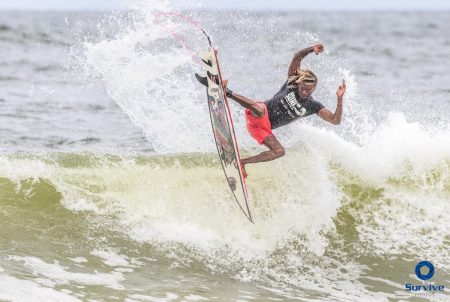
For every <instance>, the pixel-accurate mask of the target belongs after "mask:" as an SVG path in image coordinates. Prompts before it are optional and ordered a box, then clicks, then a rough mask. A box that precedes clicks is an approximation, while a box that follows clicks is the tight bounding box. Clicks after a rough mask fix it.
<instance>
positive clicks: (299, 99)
mask: <svg viewBox="0 0 450 302" xmlns="http://www.w3.org/2000/svg"><path fill="white" fill-rule="evenodd" d="M323 50H324V47H323V45H322V44H315V45H313V46H311V47H308V48H305V49H302V50H300V51H298V52H297V53H296V54H295V55H294V58H293V59H292V62H291V64H290V65H289V71H288V79H287V81H286V83H284V85H283V86H282V87H281V89H280V90H279V91H278V92H277V93H276V94H275V95H274V96H273V97H272V98H271V99H270V100H267V101H265V102H258V101H254V100H251V99H248V98H246V97H245V96H242V95H240V94H237V93H234V92H233V91H231V90H230V89H228V88H227V89H226V93H227V96H228V97H229V98H231V99H232V100H234V101H236V102H237V103H239V104H240V105H241V106H243V107H245V108H246V110H245V118H246V122H247V129H248V132H249V133H250V135H251V136H252V137H253V138H254V139H255V140H256V141H257V142H258V143H259V144H260V145H262V144H264V146H266V147H267V148H268V149H269V150H268V151H264V152H262V153H260V154H258V155H255V156H252V157H248V158H245V159H242V166H243V170H244V172H245V165H246V164H253V163H259V162H266V161H271V160H274V159H276V158H279V157H281V156H283V155H284V154H285V150H284V148H283V146H282V145H281V144H280V142H279V141H278V139H277V138H276V137H275V135H274V134H273V132H272V130H273V129H276V128H278V127H281V126H284V125H287V124H289V123H291V122H293V121H295V120H296V119H299V118H302V117H306V116H308V115H311V114H314V113H315V114H317V115H318V116H319V117H321V118H322V119H323V120H325V121H327V122H329V123H331V124H333V125H339V124H340V123H341V119H342V101H343V97H344V93H345V90H346V86H345V81H344V80H342V84H341V85H340V86H339V87H338V89H337V91H336V95H337V107H336V110H335V112H334V113H333V112H331V111H330V110H328V109H327V108H325V107H324V106H323V105H322V104H321V103H319V102H317V101H315V100H314V99H313V97H312V96H311V94H312V93H313V92H314V90H315V89H316V86H317V77H316V75H315V74H314V73H313V72H312V71H310V70H308V69H301V68H300V64H301V61H302V60H303V58H305V57H306V56H307V55H308V54H310V53H312V52H314V53H315V54H316V55H318V54H319V53H321V52H323ZM227 84H228V81H226V80H225V81H224V86H225V87H226V85H227ZM244 174H245V173H244Z"/></svg>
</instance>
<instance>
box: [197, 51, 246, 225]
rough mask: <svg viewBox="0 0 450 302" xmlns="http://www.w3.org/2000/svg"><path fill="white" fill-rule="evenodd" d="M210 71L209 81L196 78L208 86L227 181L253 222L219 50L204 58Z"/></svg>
mask: <svg viewBox="0 0 450 302" xmlns="http://www.w3.org/2000/svg"><path fill="white" fill-rule="evenodd" d="M201 60H202V61H203V63H204V65H205V67H206V77H201V76H199V75H198V74H196V78H197V80H198V81H199V82H200V83H202V84H203V85H205V86H206V95H207V100H208V108H209V116H210V118H211V126H212V130H213V135H214V139H215V142H216V146H217V152H218V154H219V160H220V162H221V164H222V168H223V172H224V173H225V178H226V181H227V183H228V186H229V187H230V189H231V192H232V193H233V195H234V198H235V200H236V202H237V204H238V206H239V208H240V209H241V210H242V212H243V213H244V215H245V216H246V217H247V218H248V219H249V220H250V221H251V222H253V218H252V214H251V211H250V205H249V203H250V202H249V196H248V190H247V185H246V184H245V178H244V176H243V171H242V167H241V164H240V162H241V158H240V155H239V147H238V142H237V138H236V133H235V131H234V126H233V119H232V117H231V113H230V108H229V105H228V99H227V96H226V93H225V90H224V87H223V84H222V75H221V73H220V66H219V60H218V58H217V50H215V49H214V48H213V47H209V48H208V51H207V53H206V54H205V55H203V56H202V57H201Z"/></svg>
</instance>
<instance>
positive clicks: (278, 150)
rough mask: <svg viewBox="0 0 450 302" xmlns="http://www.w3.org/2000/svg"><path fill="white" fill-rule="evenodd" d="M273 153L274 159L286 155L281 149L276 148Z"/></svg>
mask: <svg viewBox="0 0 450 302" xmlns="http://www.w3.org/2000/svg"><path fill="white" fill-rule="evenodd" d="M273 153H275V155H276V157H282V156H284V155H285V154H286V151H285V150H284V148H283V147H278V148H276V149H274V150H273Z"/></svg>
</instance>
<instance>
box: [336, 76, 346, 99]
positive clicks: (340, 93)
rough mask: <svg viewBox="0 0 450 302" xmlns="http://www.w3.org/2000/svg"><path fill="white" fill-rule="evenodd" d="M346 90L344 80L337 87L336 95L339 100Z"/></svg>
mask: <svg viewBox="0 0 450 302" xmlns="http://www.w3.org/2000/svg"><path fill="white" fill-rule="evenodd" d="M346 89H347V86H346V85H345V80H342V84H341V85H339V87H338V89H337V91H336V95H337V97H338V99H339V100H342V97H343V96H344V93H345V90H346Z"/></svg>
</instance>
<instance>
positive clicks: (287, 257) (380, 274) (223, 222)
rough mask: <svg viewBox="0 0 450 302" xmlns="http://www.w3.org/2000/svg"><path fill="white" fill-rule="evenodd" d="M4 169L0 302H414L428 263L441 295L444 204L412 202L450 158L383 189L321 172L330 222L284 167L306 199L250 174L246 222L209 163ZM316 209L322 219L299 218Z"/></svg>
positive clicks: (79, 158)
mask: <svg viewBox="0 0 450 302" xmlns="http://www.w3.org/2000/svg"><path fill="white" fill-rule="evenodd" d="M301 149H302V148H300V149H299V151H298V152H301V151H300V150H301ZM296 155H298V154H295V155H291V156H289V155H288V159H287V161H288V162H290V163H292V162H295V157H296ZM303 155H304V156H308V155H307V154H303ZM2 162H3V163H9V164H10V166H11V167H12V166H13V167H15V169H14V171H13V170H8V169H7V168H5V165H2V166H3V168H2V169H0V170H1V174H2V177H1V180H0V185H1V196H0V200H1V206H0V213H1V220H0V221H1V229H2V236H1V242H0V245H1V255H0V259H1V261H0V267H1V268H2V270H1V278H0V281H1V282H0V286H1V288H2V291H1V294H0V298H1V299H5V300H9V298H10V297H12V298H11V299H12V300H20V298H18V297H21V295H24V297H27V298H26V299H31V298H30V297H31V296H30V294H31V292H36V294H37V295H41V297H45V298H46V299H48V301H53V300H55V301H56V300H61V299H62V300H68V301H72V300H73V301H76V299H79V300H81V301H88V300H97V301H111V300H119V301H125V300H127V301H153V300H155V301H156V299H157V298H158V299H162V300H164V301H166V300H167V301H171V300H173V301H177V300H187V301H190V300H195V299H199V300H202V299H209V300H217V301H226V300H240V299H241V300H242V299H243V300H258V301H264V300H271V299H273V300H298V299H300V300H304V301H308V300H336V299H337V300H339V299H341V300H369V301H370V300H374V301H375V300H378V301H379V300H391V301H401V300H408V301H422V298H419V297H414V295H413V294H408V293H406V292H405V290H404V284H405V283H412V284H421V282H418V280H417V278H416V277H415V275H414V267H415V265H416V264H417V262H418V261H419V260H422V259H432V262H433V264H434V265H435V267H436V274H435V277H434V279H433V280H434V281H433V282H434V283H435V284H437V283H439V284H443V285H445V286H446V287H448V286H449V283H448V276H449V267H448V262H447V261H446V259H447V258H446V257H447V256H448V248H449V243H450V242H449V234H446V233H445V231H446V230H447V227H446V226H445V223H446V221H447V219H446V217H445V214H446V212H445V211H447V210H448V204H447V203H446V201H447V200H445V202H443V203H442V204H440V203H438V202H436V201H435V202H434V207H429V206H426V205H420V203H416V202H415V200H414V199H415V198H414V197H413V196H417V195H420V194H422V193H423V191H424V187H426V188H427V189H426V191H427V193H426V194H427V195H428V194H429V196H434V197H435V198H436V197H437V196H438V195H442V196H441V197H443V198H448V195H449V194H450V190H449V186H450V182H449V181H450V180H449V178H448V172H449V171H450V169H449V164H448V162H443V163H442V165H439V166H437V167H435V168H433V169H430V170H429V171H427V172H426V174H425V175H424V176H422V177H418V178H417V177H414V176H413V173H411V174H409V175H403V176H401V177H389V178H387V179H386V180H385V182H384V185H383V186H379V185H375V184H373V183H372V184H371V183H370V181H368V180H367V179H366V180H365V179H362V177H361V175H359V176H358V175H355V174H354V173H351V172H350V171H348V170H346V169H345V168H343V167H342V165H339V164H338V163H332V162H331V163H328V164H327V167H328V168H329V169H330V170H329V171H330V181H331V182H332V185H333V186H334V190H337V192H339V195H340V198H339V199H337V202H338V205H336V208H335V210H334V211H333V212H332V215H330V216H329V217H324V214H323V213H324V212H326V211H323V208H322V209H315V207H316V206H317V203H320V198H321V195H320V194H318V193H317V192H315V193H312V195H311V196H312V197H313V198H315V199H313V200H312V201H311V202H308V200H307V198H308V187H309V186H311V185H312V183H314V182H309V181H308V180H302V179H296V178H295V177H293V176H294V175H292V174H291V173H289V172H288V174H291V175H289V176H291V178H290V179H291V183H290V185H291V186H292V187H293V188H295V187H297V189H298V187H299V186H300V187H302V188H301V192H302V195H301V194H299V195H297V194H294V195H290V193H286V192H284V193H283V192H281V191H279V192H276V190H277V189H276V188H277V184H278V185H279V184H281V183H284V184H286V179H284V178H283V176H279V177H276V176H274V174H273V172H274V171H282V170H283V165H284V164H285V163H284V164H282V163H272V164H267V165H266V166H265V167H264V168H261V169H259V167H254V168H252V169H249V173H250V174H251V175H252V176H251V177H252V178H253V179H249V181H248V182H249V187H250V194H251V196H252V201H253V204H252V210H253V211H254V213H255V219H256V224H255V225H251V224H249V223H248V222H247V221H246V219H245V217H243V215H242V213H240V212H239V209H238V207H237V205H236V204H234V202H233V198H232V195H231V193H230V192H227V188H226V184H225V183H223V182H222V181H221V179H222V175H221V173H222V171H221V170H220V163H219V162H218V161H217V159H216V157H215V154H209V155H197V154H190V155H183V156H175V155H174V156H168V157H160V156H136V157H123V156H113V155H98V154H89V153H84V154H82V153H78V154H76V153H55V154H47V155H33V154H14V155H3V156H2ZM280 168H281V169H280ZM266 169H268V170H270V171H271V172H268V171H266ZM278 169H280V170H278ZM174 171H176V172H177V173H174ZM194 175H195V176H194ZM295 176H299V175H295ZM205 178H207V179H209V184H203V185H202V183H204V179H205ZM278 181H279V182H280V183H278ZM315 181H317V180H315ZM269 184H272V185H273V186H274V187H273V188H268V185H269ZM213 185H214V186H217V188H216V189H215V190H217V189H218V190H219V192H217V191H216V192H211V189H212V187H213ZM441 187H442V188H445V189H444V190H442V191H440V190H437V189H439V188H441ZM181 190H182V191H183V194H180V191H181ZM289 191H290V192H292V191H294V189H293V190H289ZM312 191H313V190H312ZM155 192H158V193H157V194H155ZM163 192H164V193H163ZM399 192H402V197H403V198H399V197H398V195H399ZM190 194H192V195H195V196H197V200H196V202H195V203H193V202H191V201H192V200H193V199H192V197H190ZM273 194H276V195H277V196H283V194H286V195H285V196H283V199H284V200H289V201H288V202H286V201H284V202H283V201H282V200H275V199H273ZM161 196H163V198H161ZM408 198H410V200H408ZM437 200H438V199H437ZM437 207H440V208H439V209H438V210H439V211H438V213H436V212H435V211H434V209H435V208H437ZM294 208H296V210H298V212H295V210H293V209H294ZM314 211H317V212H320V213H322V215H317V216H313V217H311V216H312V215H309V217H308V214H305V213H311V212H314ZM224 213H225V214H224ZM329 213H330V212H329ZM193 217H196V219H195V220H194V219H193ZM439 219H441V220H439ZM302 220H304V221H302ZM305 220H306V221H305ZM279 221H284V222H285V223H284V224H283V225H282V226H280V223H279ZM314 228H316V229H315V230H314V231H312V229H314ZM269 229H271V230H270V231H268V230H269ZM15 285H17V286H15ZM14 297H15V298H14ZM355 297H356V298H355ZM431 297H433V299H437V300H444V301H445V299H447V297H448V296H447V295H446V294H445V293H444V294H434V295H433V296H431ZM26 299H25V300H26ZM152 299H153V300H152ZM433 299H431V300H433ZM162 300H161V301H162Z"/></svg>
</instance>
